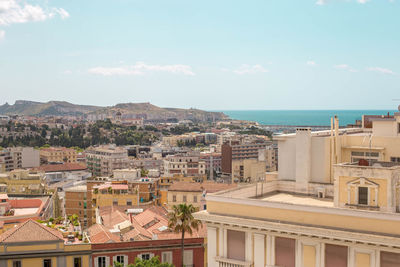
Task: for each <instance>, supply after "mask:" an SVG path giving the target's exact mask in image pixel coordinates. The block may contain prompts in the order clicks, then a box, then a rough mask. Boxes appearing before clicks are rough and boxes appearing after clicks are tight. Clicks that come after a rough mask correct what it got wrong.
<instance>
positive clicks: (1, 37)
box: [0, 30, 6, 41]
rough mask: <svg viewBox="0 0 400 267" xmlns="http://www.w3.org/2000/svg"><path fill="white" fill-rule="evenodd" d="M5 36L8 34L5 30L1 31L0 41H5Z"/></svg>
mask: <svg viewBox="0 0 400 267" xmlns="http://www.w3.org/2000/svg"><path fill="white" fill-rule="evenodd" d="M5 35H6V32H5V31H3V30H0V41H1V40H3V39H4V36H5Z"/></svg>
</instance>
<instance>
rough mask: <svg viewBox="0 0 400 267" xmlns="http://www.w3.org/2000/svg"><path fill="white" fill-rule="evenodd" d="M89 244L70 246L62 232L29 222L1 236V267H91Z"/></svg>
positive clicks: (32, 221)
mask: <svg viewBox="0 0 400 267" xmlns="http://www.w3.org/2000/svg"><path fill="white" fill-rule="evenodd" d="M91 254H92V252H91V245H90V244H73V245H71V244H68V243H67V242H65V239H64V237H63V235H62V233H61V232H59V231H58V230H55V229H52V228H50V227H47V226H44V225H42V224H40V223H38V222H36V221H34V220H28V221H26V222H24V223H22V224H20V225H19V226H17V227H14V228H13V229H10V230H8V231H7V232H5V233H3V234H1V235H0V266H12V267H17V266H44V267H51V266H74V267H89V266H92V264H91Z"/></svg>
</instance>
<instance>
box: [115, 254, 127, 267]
mask: <svg viewBox="0 0 400 267" xmlns="http://www.w3.org/2000/svg"><path fill="white" fill-rule="evenodd" d="M115 261H116V262H119V263H121V264H122V265H125V256H124V255H118V256H115Z"/></svg>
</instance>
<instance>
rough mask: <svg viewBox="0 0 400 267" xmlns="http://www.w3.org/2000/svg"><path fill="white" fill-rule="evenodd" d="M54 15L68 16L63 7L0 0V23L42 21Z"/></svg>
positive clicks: (17, 0)
mask: <svg viewBox="0 0 400 267" xmlns="http://www.w3.org/2000/svg"><path fill="white" fill-rule="evenodd" d="M56 15H59V16H60V17H61V18H62V19H65V18H68V17H69V13H68V12H67V11H66V10H65V9H63V8H50V7H47V6H40V5H31V4H28V3H26V2H24V3H22V1H20V0H0V25H11V24H15V23H27V22H35V21H44V20H47V19H51V18H53V17H55V16H56Z"/></svg>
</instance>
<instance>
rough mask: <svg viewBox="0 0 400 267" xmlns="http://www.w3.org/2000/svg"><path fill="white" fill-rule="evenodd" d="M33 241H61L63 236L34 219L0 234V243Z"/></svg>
mask: <svg viewBox="0 0 400 267" xmlns="http://www.w3.org/2000/svg"><path fill="white" fill-rule="evenodd" d="M34 241H63V236H62V234H61V233H60V232H59V231H57V230H55V229H52V228H50V227H47V226H44V225H42V224H40V223H38V222H36V221H34V220H27V221H26V222H24V223H21V224H19V225H18V226H17V227H14V228H12V229H10V230H8V231H6V232H4V233H3V234H2V235H0V243H15V242H34Z"/></svg>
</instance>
